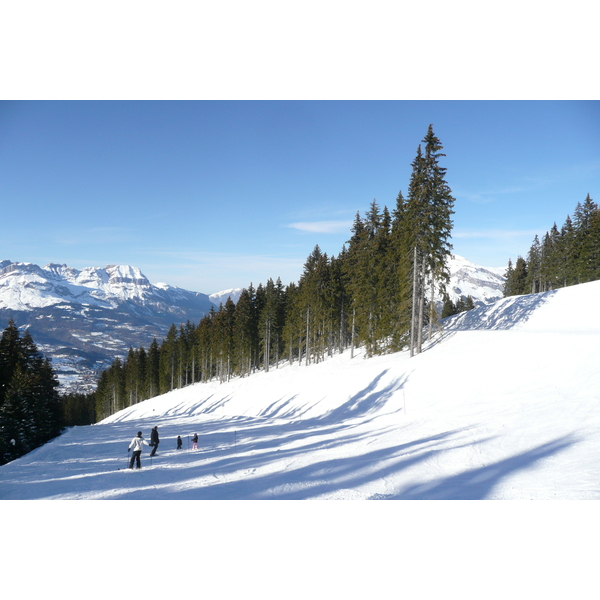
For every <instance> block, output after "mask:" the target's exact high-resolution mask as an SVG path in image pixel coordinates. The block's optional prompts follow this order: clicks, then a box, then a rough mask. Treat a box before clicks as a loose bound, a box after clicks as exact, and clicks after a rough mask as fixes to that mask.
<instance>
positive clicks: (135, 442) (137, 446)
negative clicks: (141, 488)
mask: <svg viewBox="0 0 600 600" xmlns="http://www.w3.org/2000/svg"><path fill="white" fill-rule="evenodd" d="M143 444H146V446H149V445H150V444H148V442H147V441H146V440H145V439H144V438H143V437H142V432H141V431H138V434H137V436H136V437H134V438H133V439H132V440H131V444H129V449H128V450H127V452H131V449H132V448H133V454H132V455H131V460H130V461H129V468H130V469H133V462H134V461H135V462H136V463H137V468H138V469H141V468H142V461H141V458H140V457H141V456H142V447H143Z"/></svg>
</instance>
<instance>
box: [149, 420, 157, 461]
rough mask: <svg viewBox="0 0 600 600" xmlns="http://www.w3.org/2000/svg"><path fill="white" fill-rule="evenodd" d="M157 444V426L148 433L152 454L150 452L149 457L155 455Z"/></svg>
mask: <svg viewBox="0 0 600 600" xmlns="http://www.w3.org/2000/svg"><path fill="white" fill-rule="evenodd" d="M158 442H159V439H158V426H155V427H154V429H153V430H152V432H151V433H150V445H151V446H152V452H150V456H154V455H155V454H156V449H157V448H158Z"/></svg>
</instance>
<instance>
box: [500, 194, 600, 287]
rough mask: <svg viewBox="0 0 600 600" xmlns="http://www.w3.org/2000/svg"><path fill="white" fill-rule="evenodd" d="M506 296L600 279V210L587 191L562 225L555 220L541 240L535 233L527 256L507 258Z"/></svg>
mask: <svg viewBox="0 0 600 600" xmlns="http://www.w3.org/2000/svg"><path fill="white" fill-rule="evenodd" d="M505 277H506V281H505V286H504V295H505V296H519V295H521V294H535V293H538V292H547V291H549V290H555V289H558V288H562V287H567V286H569V285H576V284H579V283H587V282H588V281H596V280H597V279H600V210H599V209H598V204H596V203H595V202H594V201H593V200H592V199H591V198H590V195H589V194H588V195H587V197H586V199H585V201H584V202H583V204H582V203H581V202H579V203H578V204H577V206H576V207H575V211H574V213H573V219H571V216H570V215H567V218H566V220H565V223H564V225H563V226H562V227H561V228H560V231H559V229H558V228H557V226H556V223H554V225H553V226H552V228H551V229H550V231H548V232H546V233H545V234H544V236H543V237H542V241H541V242H540V240H539V237H538V236H537V235H536V236H535V238H534V239H533V243H532V245H531V248H530V249H529V252H528V253H527V258H523V257H522V256H519V257H518V258H517V260H516V262H515V264H514V265H513V263H512V260H509V261H508V268H507V270H506V274H505Z"/></svg>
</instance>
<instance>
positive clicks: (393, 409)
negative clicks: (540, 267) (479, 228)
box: [0, 281, 600, 500]
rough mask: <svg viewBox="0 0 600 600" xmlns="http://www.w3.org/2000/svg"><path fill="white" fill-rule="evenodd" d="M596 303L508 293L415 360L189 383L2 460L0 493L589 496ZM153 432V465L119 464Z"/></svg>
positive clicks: (334, 362) (591, 292) (599, 478)
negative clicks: (156, 443)
mask: <svg viewBox="0 0 600 600" xmlns="http://www.w3.org/2000/svg"><path fill="white" fill-rule="evenodd" d="M598 306H600V281H599V282H593V283H589V284H584V285H580V286H574V287H570V288H565V289H561V290H558V291H554V292H548V293H545V294H539V295H534V296H521V297H513V298H506V299H502V300H499V301H497V302H495V303H493V304H491V305H488V306H485V307H482V308H479V309H476V310H475V311H471V312H469V313H463V314H462V315H458V316H457V317H454V318H452V319H451V320H448V321H447V322H446V324H445V327H444V330H443V331H442V332H441V333H438V334H437V338H436V343H435V344H433V345H432V346H431V347H428V348H426V350H425V351H424V352H423V353H422V354H420V355H418V356H416V357H414V358H412V359H410V358H409V357H408V354H407V353H406V352H402V353H398V354H393V355H388V356H383V357H376V358H371V359H368V360H364V359H363V357H362V355H361V353H360V352H359V353H358V354H357V355H356V356H355V358H354V359H350V353H349V352H348V351H347V352H345V353H344V354H342V355H338V356H335V357H332V358H329V359H326V360H325V361H323V362H321V363H319V364H315V365H311V366H309V367H307V366H305V365H302V366H300V365H298V364H294V365H292V366H289V365H282V366H280V368H279V369H275V368H272V369H271V371H270V372H269V373H264V372H261V373H258V374H255V375H253V376H251V377H248V378H244V379H235V380H232V381H230V382H229V383H224V384H219V383H218V382H211V383H209V384H196V385H193V386H189V387H187V388H185V389H183V390H177V391H174V392H171V393H169V394H165V395H163V396H160V397H157V398H154V399H151V400H147V401H145V402H142V403H140V404H138V405H135V406H133V407H131V408H128V409H125V410H123V411H121V412H119V413H117V414H115V415H113V416H111V417H109V418H108V419H106V420H104V421H103V422H102V423H99V424H97V425H93V426H88V427H75V428H72V429H70V430H68V431H67V432H65V433H64V434H63V435H62V436H60V437H59V438H57V439H56V440H54V441H52V442H50V443H49V444H47V445H45V446H44V447H42V448H39V449H37V450H35V451H34V452H32V453H30V454H28V455H27V456H24V457H22V458H20V459H19V460H16V461H14V462H12V463H10V464H8V465H5V466H3V467H1V468H0V477H1V480H2V485H1V488H0V498H2V499H177V500H190V499H217V500H221V499H237V500H242V499H246V500H250V499H255V500H262V499H297V500H300V499H306V500H311V499H312V500H315V499H318V500H320V499H337V500H365V499H412V500H429V499H496V500H509V499H511V500H521V499H522V500H542V499H562V500H584V499H600V465H599V461H598V455H599V449H600V368H599V367H598V365H599V364H600V313H599V311H598V310H597V308H594V307H598ZM154 425H157V426H158V429H159V433H160V436H161V443H160V447H159V452H158V456H157V457H155V458H154V459H153V460H150V458H149V456H148V451H147V449H146V451H145V452H144V453H143V456H142V464H143V469H142V470H141V471H140V472H137V471H130V470H128V469H126V468H125V467H126V466H127V459H128V453H127V446H128V444H129V442H130V440H131V438H132V437H133V436H134V435H135V434H136V432H137V431H138V430H141V431H142V432H143V433H144V436H145V437H146V438H147V439H149V437H150V429H151V428H152V427H153V426H154ZM194 433H198V435H199V436H200V443H199V446H200V449H199V450H198V451H192V450H190V449H189V447H188V439H189V437H191V435H193V434H194ZM177 435H181V436H182V438H183V440H184V449H183V450H182V451H177V450H176V449H175V438H176V436H177Z"/></svg>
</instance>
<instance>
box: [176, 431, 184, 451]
mask: <svg viewBox="0 0 600 600" xmlns="http://www.w3.org/2000/svg"><path fill="white" fill-rule="evenodd" d="M182 444H183V442H182V441H181V436H180V435H178V436H177V450H181V445H182Z"/></svg>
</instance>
